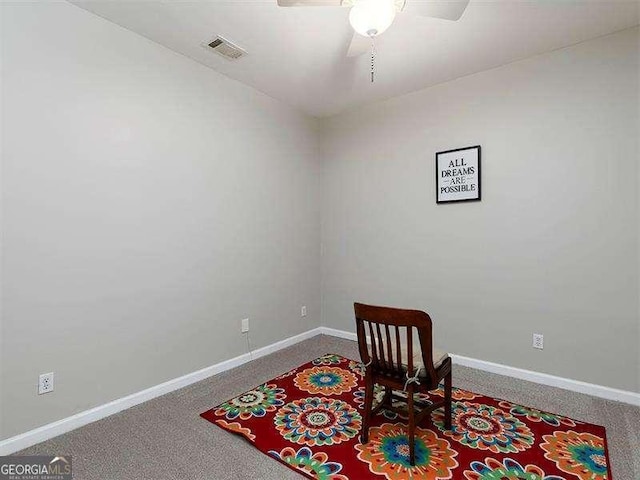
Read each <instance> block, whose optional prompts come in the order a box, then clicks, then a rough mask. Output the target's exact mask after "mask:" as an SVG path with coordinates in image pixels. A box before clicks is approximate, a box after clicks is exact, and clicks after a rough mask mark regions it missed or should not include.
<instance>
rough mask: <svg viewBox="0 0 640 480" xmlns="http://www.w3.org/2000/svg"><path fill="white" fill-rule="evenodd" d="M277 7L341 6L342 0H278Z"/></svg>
mask: <svg viewBox="0 0 640 480" xmlns="http://www.w3.org/2000/svg"><path fill="white" fill-rule="evenodd" d="M278 6H279V7H341V6H342V0H278Z"/></svg>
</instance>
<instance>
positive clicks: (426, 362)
mask: <svg viewBox="0 0 640 480" xmlns="http://www.w3.org/2000/svg"><path fill="white" fill-rule="evenodd" d="M354 309H355V316H356V328H357V333H358V347H359V349H360V357H361V359H362V362H363V363H364V364H365V366H366V371H365V401H364V419H363V424H362V438H361V441H362V443H367V442H368V441H369V425H370V422H371V417H372V416H373V415H375V414H376V413H377V412H378V410H380V409H381V408H385V409H387V410H392V411H395V412H398V413H402V414H407V415H408V417H409V426H408V427H409V435H408V438H409V461H410V463H411V465H415V440H414V435H415V428H416V425H417V424H419V423H420V422H421V421H422V420H423V419H424V417H426V416H427V415H429V413H430V412H431V411H432V410H435V409H437V408H440V407H444V418H445V427H446V428H447V429H451V358H449V356H448V355H447V354H446V353H445V354H443V353H440V352H438V351H436V350H434V349H433V346H432V341H431V317H429V315H428V314H426V313H425V312H421V311H419V310H404V309H400V308H390V307H376V306H373V305H363V304H361V303H354ZM414 329H415V330H416V331H417V333H418V338H417V340H419V348H418V347H417V345H416V344H414V338H415V337H414V333H415V332H414ZM367 337H369V338H367ZM414 345H416V347H415V350H419V351H416V352H415V353H414ZM443 378H444V393H445V395H444V400H443V401H442V402H436V403H434V404H430V405H428V404H424V403H422V402H418V401H417V400H415V399H414V394H415V393H418V392H423V393H426V392H428V391H429V390H434V389H436V388H438V384H439V383H440V381H441V380H442V379H443ZM375 384H378V385H381V386H383V387H384V389H385V393H384V397H383V399H382V401H381V402H380V403H379V404H378V405H377V406H376V408H375V409H373V389H374V385H375ZM394 390H401V391H404V392H405V393H406V398H405V397H403V396H400V395H397V394H396V393H395V392H394ZM394 400H395V401H402V402H403V403H404V402H406V404H407V409H406V410H401V409H399V408H397V407H396V406H395V405H393V402H394ZM416 406H418V407H421V408H418V409H416Z"/></svg>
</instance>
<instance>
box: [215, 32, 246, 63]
mask: <svg viewBox="0 0 640 480" xmlns="http://www.w3.org/2000/svg"><path fill="white" fill-rule="evenodd" d="M207 45H208V47H209V48H210V49H212V50H213V51H214V52H216V53H217V54H218V55H220V56H222V57H224V58H226V59H227V60H237V59H239V58H241V57H244V56H245V55H246V54H247V52H246V51H244V50H243V49H242V48H240V47H239V46H237V45H235V44H233V43H231V42H230V41H229V40H227V39H226V38H223V37H216V39H215V40H214V41H213V42H211V43H209V44H207Z"/></svg>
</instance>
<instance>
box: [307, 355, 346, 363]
mask: <svg viewBox="0 0 640 480" xmlns="http://www.w3.org/2000/svg"><path fill="white" fill-rule="evenodd" d="M341 361H342V357H341V356H340V355H334V354H333V353H329V354H327V355H323V356H322V357H318V358H316V359H315V360H313V361H312V362H311V363H313V364H314V365H339V364H340V362H341Z"/></svg>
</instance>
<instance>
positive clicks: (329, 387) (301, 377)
mask: <svg viewBox="0 0 640 480" xmlns="http://www.w3.org/2000/svg"><path fill="white" fill-rule="evenodd" d="M293 383H295V385H296V387H298V388H299V389H300V390H302V391H303V392H307V393H310V394H312V395H316V394H321V395H340V394H342V393H345V392H348V391H350V390H351V389H352V388H354V387H355V386H357V385H358V379H357V378H356V376H355V375H354V374H353V373H351V372H350V371H349V370H346V369H344V368H341V367H329V366H316V367H311V368H307V369H306V370H303V371H302V372H300V373H298V374H297V375H296V377H295V379H294V380H293Z"/></svg>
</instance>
